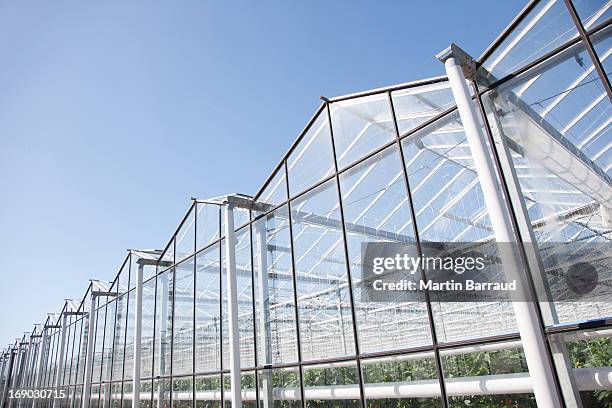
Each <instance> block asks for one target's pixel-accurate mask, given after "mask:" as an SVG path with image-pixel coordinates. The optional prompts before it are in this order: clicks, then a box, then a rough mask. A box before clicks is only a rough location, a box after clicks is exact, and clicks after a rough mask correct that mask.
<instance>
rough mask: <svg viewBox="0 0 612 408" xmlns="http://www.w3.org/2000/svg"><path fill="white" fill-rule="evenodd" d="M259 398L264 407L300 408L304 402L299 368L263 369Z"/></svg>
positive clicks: (260, 374)
mask: <svg viewBox="0 0 612 408" xmlns="http://www.w3.org/2000/svg"><path fill="white" fill-rule="evenodd" d="M259 398H260V399H261V405H260V406H262V407H283V408H299V407H300V406H301V405H302V404H301V393H300V376H299V371H298V368H297V367H289V368H280V369H265V370H261V371H260V372H259Z"/></svg>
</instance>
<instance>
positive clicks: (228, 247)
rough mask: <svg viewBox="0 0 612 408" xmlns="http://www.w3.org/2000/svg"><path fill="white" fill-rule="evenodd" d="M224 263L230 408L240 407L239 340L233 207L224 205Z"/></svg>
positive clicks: (229, 204) (230, 204) (228, 204)
mask: <svg viewBox="0 0 612 408" xmlns="http://www.w3.org/2000/svg"><path fill="white" fill-rule="evenodd" d="M225 238H226V239H225V241H226V242H225V262H226V263H227V271H226V272H227V285H226V286H227V306H228V307H227V309H228V310H227V315H228V320H229V337H230V338H229V340H230V341H229V348H230V350H229V351H230V383H231V393H230V395H231V399H232V408H241V407H242V396H241V394H240V388H241V387H240V385H241V384H240V339H239V338H238V331H239V327H238V291H237V288H236V286H237V281H236V238H235V236H234V205H233V204H232V203H227V204H226V205H225Z"/></svg>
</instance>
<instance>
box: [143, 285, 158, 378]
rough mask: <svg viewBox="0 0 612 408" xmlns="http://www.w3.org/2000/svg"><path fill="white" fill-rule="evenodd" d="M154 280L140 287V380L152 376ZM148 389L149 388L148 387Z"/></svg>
mask: <svg viewBox="0 0 612 408" xmlns="http://www.w3.org/2000/svg"><path fill="white" fill-rule="evenodd" d="M154 321H155V278H153V279H150V280H148V281H147V282H145V283H144V284H143V285H142V342H141V345H142V347H141V356H142V364H141V366H140V375H141V377H142V378H147V377H151V376H152V375H153V344H154V342H155V340H154V339H155V333H154V331H153V324H154ZM149 388H150V387H149Z"/></svg>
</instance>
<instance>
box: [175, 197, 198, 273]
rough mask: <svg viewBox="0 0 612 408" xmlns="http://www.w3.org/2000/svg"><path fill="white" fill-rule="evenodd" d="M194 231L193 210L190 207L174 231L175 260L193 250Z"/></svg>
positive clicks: (180, 258) (184, 256) (179, 259)
mask: <svg viewBox="0 0 612 408" xmlns="http://www.w3.org/2000/svg"><path fill="white" fill-rule="evenodd" d="M195 231H196V227H195V211H194V209H193V208H192V209H191V210H190V211H189V215H188V216H187V219H186V220H185V222H184V223H183V225H182V226H181V228H180V229H179V230H178V232H177V233H176V255H175V256H176V262H180V261H181V260H183V259H185V258H187V257H188V256H191V254H193V253H194V252H195Z"/></svg>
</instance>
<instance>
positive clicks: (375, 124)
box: [330, 93, 395, 168]
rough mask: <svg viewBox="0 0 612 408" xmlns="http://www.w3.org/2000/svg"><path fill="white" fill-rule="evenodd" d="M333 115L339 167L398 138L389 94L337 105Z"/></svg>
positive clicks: (331, 107)
mask: <svg viewBox="0 0 612 408" xmlns="http://www.w3.org/2000/svg"><path fill="white" fill-rule="evenodd" d="M330 112H331V118H332V130H333V132H334V142H335V146H336V155H337V159H338V167H339V168H343V167H346V166H347V165H349V164H351V163H353V162H355V161H357V160H358V159H360V158H361V157H363V156H365V155H366V154H368V153H369V152H371V151H372V150H375V149H376V148H378V147H380V146H382V145H384V144H385V143H387V142H390V141H392V140H393V139H394V138H395V128H394V125H393V118H392V116H391V107H390V105H389V97H388V95H387V93H382V94H378V95H372V96H365V97H362V98H353V99H348V100H346V101H342V102H335V103H332V104H331V105H330Z"/></svg>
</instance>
